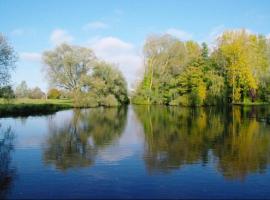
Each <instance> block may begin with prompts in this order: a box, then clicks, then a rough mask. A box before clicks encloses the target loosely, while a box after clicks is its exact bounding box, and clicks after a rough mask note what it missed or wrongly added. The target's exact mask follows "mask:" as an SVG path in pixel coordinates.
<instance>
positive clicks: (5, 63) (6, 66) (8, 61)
mask: <svg viewBox="0 0 270 200" xmlns="http://www.w3.org/2000/svg"><path fill="white" fill-rule="evenodd" d="M16 60H17V56H16V54H15V52H14V50H13V48H12V47H11V46H10V45H9V44H8V42H7V40H6V38H5V37H4V36H3V35H2V34H1V33H0V86H3V85H6V84H8V83H9V80H10V71H11V70H12V69H14V64H15V62H16Z"/></svg>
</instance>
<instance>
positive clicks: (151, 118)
mask: <svg viewBox="0 0 270 200" xmlns="http://www.w3.org/2000/svg"><path fill="white" fill-rule="evenodd" d="M134 109H135V111H136V113H137V116H138V118H139V120H140V121H141V123H142V124H143V127H144V132H145V155H144V160H145V164H146V167H147V169H148V171H149V172H150V173H153V172H170V171H171V170H173V169H179V168H181V167H182V166H183V165H187V164H193V163H202V164H203V165H205V164H207V163H208V161H209V160H215V162H214V164H215V166H216V169H217V170H218V171H219V172H220V173H222V175H223V176H224V177H225V178H228V179H241V180H243V179H244V178H245V177H246V176H247V175H248V174H249V173H253V172H264V171H265V170H266V168H267V165H268V164H269V162H270V125H269V124H267V119H266V116H267V113H269V112H268V111H269V110H268V109H266V108H263V107H257V108H254V107H237V106H235V107H233V108H228V109H223V110H218V109H216V108H214V107H210V108H194V109H190V108H179V107H164V106H152V107H143V106H136V107H135V108H134Z"/></svg>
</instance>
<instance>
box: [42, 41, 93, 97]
mask: <svg viewBox="0 0 270 200" xmlns="http://www.w3.org/2000/svg"><path fill="white" fill-rule="evenodd" d="M94 61H95V55H94V53H93V51H92V50H91V49H88V48H85V47H79V46H71V45H68V44H62V45H60V46H58V47H56V48H55V49H54V50H52V51H46V52H44V53H43V62H44V63H45V64H46V68H45V70H46V73H47V77H48V79H49V81H50V83H51V84H52V85H54V86H57V87H61V88H64V89H66V90H68V91H71V92H74V91H76V90H79V89H80V86H81V78H82V76H83V75H86V74H87V73H89V71H90V69H91V67H92V66H93V63H94Z"/></svg>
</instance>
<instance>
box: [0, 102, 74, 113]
mask: <svg viewBox="0 0 270 200" xmlns="http://www.w3.org/2000/svg"><path fill="white" fill-rule="evenodd" d="M72 107H73V104H72V101H71V100H51V99H50V100H45V99H15V100H12V101H9V102H6V101H5V100H3V99H0V117H6V116H28V115H43V114H52V113H54V112H56V111H59V110H63V109H68V108H72Z"/></svg>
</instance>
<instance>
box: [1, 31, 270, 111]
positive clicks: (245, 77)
mask: <svg viewBox="0 0 270 200" xmlns="http://www.w3.org/2000/svg"><path fill="white" fill-rule="evenodd" d="M143 53H144V73H143V76H142V78H141V81H139V82H138V83H137V85H136V88H135V90H134V91H133V92H132V94H131V102H132V103H134V104H165V105H182V106H202V105H218V104H227V103H233V104H234V103H252V102H269V101H270V42H269V39H267V38H266V37H265V36H263V35H257V34H253V33H250V32H248V31H246V30H244V29H243V30H232V31H225V32H224V33H223V34H221V35H220V36H219V37H218V38H217V40H216V42H215V44H214V46H213V47H211V48H208V46H207V44H206V43H202V44H199V43H198V42H196V41H192V40H190V41H181V40H179V39H177V38H175V37H173V36H171V35H168V34H166V35H152V36H150V37H148V38H147V39H146V42H145V44H144V48H143ZM42 58H43V63H44V64H45V72H46V77H47V80H48V82H49V83H50V88H51V89H52V91H49V93H52V95H50V96H52V98H61V97H63V96H65V97H67V98H72V99H73V101H74V106H76V107H96V106H117V105H121V104H126V103H128V102H129V98H128V91H127V83H126V80H125V79H124V77H123V75H122V73H121V72H120V71H119V69H117V67H116V66H115V65H113V64H111V63H106V62H104V61H103V60H100V59H98V58H97V57H96V56H95V53H94V52H93V50H91V49H89V48H86V47H80V46H75V45H69V44H61V45H59V46H57V47H56V48H55V49H53V50H50V51H45V52H44V53H43V57H42ZM16 60H17V56H16V53H15V52H14V50H13V48H12V47H11V46H10V45H9V44H8V42H7V40H6V39H5V37H4V36H3V35H1V34H0V78H1V79H0V87H1V90H0V96H1V97H5V94H6V93H7V91H12V87H11V86H10V85H9V80H10V71H11V70H12V69H13V68H14V63H15V62H16ZM22 84H23V83H22ZM22 84H21V85H19V86H18V87H19V88H18V87H17V88H16V90H15V92H14V94H15V95H13V96H16V97H26V96H27V97H30V98H33V97H41V96H44V93H43V92H42V91H41V90H40V89H39V88H33V89H31V90H27V91H28V92H22V93H24V94H23V95H22V94H20V89H21V90H23V85H22ZM20 87H21V88H20ZM29 91H31V92H29ZM10 93H11V94H12V92H10ZM26 93H28V94H26ZM33 93H34V94H33ZM48 95H49V94H48ZM6 96H7V95H6ZM11 96H12V95H11Z"/></svg>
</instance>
